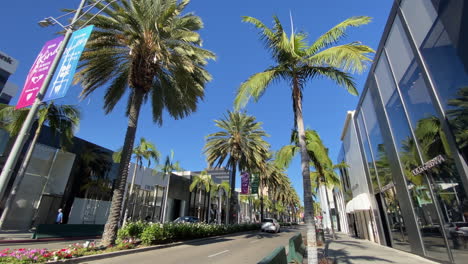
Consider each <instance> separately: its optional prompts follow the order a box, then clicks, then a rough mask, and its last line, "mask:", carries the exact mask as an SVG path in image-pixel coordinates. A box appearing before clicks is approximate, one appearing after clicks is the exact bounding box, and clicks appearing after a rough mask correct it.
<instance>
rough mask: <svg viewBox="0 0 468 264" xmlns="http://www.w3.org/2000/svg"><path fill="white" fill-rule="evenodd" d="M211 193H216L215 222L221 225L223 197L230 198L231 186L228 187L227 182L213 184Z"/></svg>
mask: <svg viewBox="0 0 468 264" xmlns="http://www.w3.org/2000/svg"><path fill="white" fill-rule="evenodd" d="M212 191H213V192H218V212H217V215H218V216H217V220H218V224H219V225H220V224H221V214H222V208H221V207H222V204H223V196H224V195H226V198H230V197H231V186H230V185H229V182H227V181H223V182H221V183H214V184H213V186H212ZM228 209H229V208H228V203H227V202H226V223H227V222H228V221H227V216H228Z"/></svg>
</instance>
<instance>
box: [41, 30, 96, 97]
mask: <svg viewBox="0 0 468 264" xmlns="http://www.w3.org/2000/svg"><path fill="white" fill-rule="evenodd" d="M93 27H94V26H92V25H91V26H87V27H85V28H83V29H80V30H77V31H75V32H73V34H72V35H71V37H70V41H69V42H68V45H67V47H66V49H65V52H64V53H63V56H62V58H60V62H59V64H58V67H57V71H55V73H54V76H53V77H52V81H51V83H50V86H49V89H48V90H47V94H46V96H45V98H44V100H43V101H44V102H45V101H50V100H54V99H57V98H62V97H64V96H65V95H66V94H67V91H68V88H69V87H70V85H71V83H72V81H73V76H75V71H76V66H77V65H78V62H79V60H80V57H81V53H83V50H84V48H85V46H86V42H87V41H88V38H89V36H90V35H91V32H92V31H93Z"/></svg>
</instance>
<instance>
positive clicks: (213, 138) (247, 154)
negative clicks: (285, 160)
mask: <svg viewBox="0 0 468 264" xmlns="http://www.w3.org/2000/svg"><path fill="white" fill-rule="evenodd" d="M215 123H216V126H217V127H218V128H220V129H222V130H221V131H219V132H216V133H213V134H210V135H208V136H207V139H206V144H205V147H204V152H205V154H206V155H207V160H208V164H209V166H210V167H212V166H214V165H215V164H216V165H215V166H216V167H220V166H222V165H223V163H224V162H225V161H226V165H225V167H227V168H229V169H230V170H231V181H230V184H231V193H232V194H234V188H235V185H236V171H237V169H239V170H241V171H248V170H249V169H251V168H253V167H255V166H258V164H260V163H262V161H263V160H264V158H263V156H264V155H265V153H266V152H268V147H269V145H268V143H267V142H266V141H265V140H264V139H263V137H266V136H268V135H267V134H266V133H265V131H263V129H262V127H261V123H259V122H257V121H256V120H255V117H253V116H249V115H247V114H245V113H240V112H231V111H228V114H227V116H224V119H221V120H215ZM235 204H236V201H235V197H234V196H232V197H231V201H230V213H229V215H230V217H231V222H232V221H233V220H234V219H233V214H234V209H235Z"/></svg>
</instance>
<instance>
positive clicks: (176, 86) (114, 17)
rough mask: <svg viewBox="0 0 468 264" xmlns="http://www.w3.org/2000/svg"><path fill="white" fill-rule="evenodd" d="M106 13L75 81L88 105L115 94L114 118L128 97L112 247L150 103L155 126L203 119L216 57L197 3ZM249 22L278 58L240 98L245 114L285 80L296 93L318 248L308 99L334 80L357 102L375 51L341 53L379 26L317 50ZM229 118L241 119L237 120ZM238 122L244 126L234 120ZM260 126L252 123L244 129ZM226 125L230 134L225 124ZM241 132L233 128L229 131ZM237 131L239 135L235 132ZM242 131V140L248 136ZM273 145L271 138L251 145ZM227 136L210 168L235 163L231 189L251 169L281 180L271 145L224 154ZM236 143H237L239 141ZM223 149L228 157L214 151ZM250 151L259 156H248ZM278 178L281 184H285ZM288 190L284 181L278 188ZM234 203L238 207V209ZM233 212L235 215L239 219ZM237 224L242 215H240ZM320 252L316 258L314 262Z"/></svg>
mask: <svg viewBox="0 0 468 264" xmlns="http://www.w3.org/2000/svg"><path fill="white" fill-rule="evenodd" d="M89 2H90V3H91V4H93V5H95V7H96V8H95V10H103V11H102V12H100V13H96V14H93V13H88V14H86V15H83V17H82V20H81V21H78V26H80V25H81V24H84V23H86V22H87V21H89V20H92V23H93V24H94V26H95V31H94V32H93V34H92V35H91V37H90V39H89V41H88V43H87V46H86V50H85V51H84V52H83V55H82V57H81V63H80V65H79V71H78V73H77V75H76V76H75V77H76V78H75V80H76V82H77V83H80V85H81V86H82V88H83V90H82V93H81V96H82V97H83V98H86V97H88V96H90V95H91V94H93V93H94V92H95V91H96V90H98V89H101V88H105V95H104V111H105V112H106V113H109V112H111V111H113V110H114V108H115V106H116V105H117V103H118V102H119V101H121V100H122V99H123V98H124V97H125V96H126V95H128V100H127V108H126V115H127V117H128V125H127V130H126V135H125V139H124V144H123V147H122V154H121V162H120V167H119V179H118V184H117V185H118V186H117V188H116V189H115V190H114V194H113V199H112V204H111V209H110V216H109V218H108V221H107V223H106V226H105V231H104V235H103V240H102V243H103V244H104V245H110V244H113V243H114V242H115V239H116V234H117V228H118V226H119V220H120V211H121V208H122V202H123V192H124V190H125V184H126V179H127V175H128V164H129V162H130V159H131V155H132V150H133V146H134V140H135V134H136V130H137V126H138V117H139V114H140V111H141V107H142V105H143V104H145V103H146V102H148V99H150V102H151V103H150V104H151V112H152V115H153V121H154V122H155V123H157V124H158V125H162V123H163V112H167V113H168V114H169V116H171V117H173V118H175V119H181V118H184V117H186V116H188V115H190V114H191V113H192V112H194V111H196V109H197V105H198V102H199V101H200V100H202V99H203V97H204V92H205V85H206V83H207V82H208V81H210V80H211V75H210V74H209V73H208V71H207V70H206V64H207V62H208V61H209V60H213V59H215V54H214V53H213V52H211V51H209V50H207V49H204V48H202V46H201V44H202V40H201V37H200V34H199V33H198V32H199V30H200V29H202V28H203V23H202V20H201V18H200V17H198V16H196V15H194V14H193V13H184V11H185V9H186V7H187V5H188V4H189V2H190V1H189V0H181V1H178V0H157V1H156V0H120V1H113V0H103V1H97V0H89ZM242 21H244V22H248V23H251V24H253V25H254V26H255V27H256V28H257V29H258V30H259V31H260V39H261V41H262V42H264V43H265V46H266V49H267V50H268V51H269V52H270V54H271V55H272V58H273V61H274V62H275V64H274V65H272V66H271V67H268V68H267V69H266V70H265V71H262V72H260V73H257V74H254V75H252V76H251V77H250V78H248V79H247V80H246V81H245V82H244V83H242V85H241V86H240V87H239V90H238V91H237V95H236V97H235V100H234V105H235V107H236V109H240V108H241V107H243V106H245V105H246V103H247V102H248V100H249V99H250V98H251V97H253V98H254V99H255V100H259V99H260V97H261V96H262V95H263V94H264V92H265V90H266V88H267V87H269V86H270V84H271V83H273V82H275V81H286V82H287V83H288V86H286V87H289V88H290V89H291V94H292V99H293V100H292V103H293V104H292V106H293V112H294V127H295V130H297V139H298V146H299V151H300V153H301V167H302V178H303V185H304V209H305V220H306V223H307V224H308V227H309V231H310V232H308V240H309V241H308V245H310V246H312V247H313V248H315V247H314V245H315V231H314V226H313V200H312V192H311V180H310V169H309V160H310V159H309V154H308V151H307V144H306V133H305V129H304V121H303V108H302V101H303V92H304V90H305V88H306V84H307V83H308V81H310V80H313V79H315V78H319V77H325V78H328V79H330V80H332V81H334V82H335V83H336V84H337V85H338V86H343V87H345V88H346V89H347V90H348V91H349V92H350V93H351V94H354V95H356V94H357V90H356V87H355V83H354V80H353V77H352V76H351V74H350V73H354V72H362V71H363V70H364V69H365V66H366V64H367V63H368V62H370V58H369V56H368V55H369V54H370V53H372V52H373V50H372V49H371V48H369V47H368V46H365V45H363V44H361V43H360V42H351V43H348V44H343V45H336V44H337V43H338V42H339V41H341V40H342V39H343V38H344V37H345V36H346V34H345V32H346V29H347V28H349V27H358V26H361V25H365V24H367V23H369V22H370V18H369V17H363V16H360V17H352V18H349V19H346V20H345V21H343V22H341V23H339V24H338V25H336V26H335V27H333V28H332V29H330V30H329V31H327V32H326V33H325V34H323V35H322V36H320V37H319V38H318V39H317V40H316V41H315V42H313V43H312V44H309V43H308V42H307V37H308V36H307V34H306V33H304V32H295V31H294V29H292V32H291V34H290V35H289V36H288V34H287V33H286V32H285V29H284V27H283V25H282V24H281V22H280V21H279V19H278V18H277V17H274V25H273V27H272V28H269V27H267V26H266V25H265V24H263V23H262V22H261V21H259V20H257V19H255V18H253V17H243V19H242ZM229 115H240V113H238V112H231V113H229ZM232 118H235V116H233V117H232ZM238 122H247V123H248V124H250V125H253V126H254V127H251V128H252V129H253V131H256V130H257V129H255V124H254V122H253V121H252V120H251V118H250V120H249V118H245V119H242V120H240V119H239V120H238ZM217 125H218V126H220V127H221V126H224V125H225V124H223V122H222V121H219V122H217ZM229 129H231V128H229ZM234 129H235V128H234ZM238 132H242V131H241V130H239V131H238ZM262 136H264V135H263V134H262V132H261V131H257V132H256V133H254V134H253V135H249V136H247V137H253V138H258V137H262ZM222 137H224V135H223V134H222V133H221V134H216V133H215V134H212V135H210V136H209V137H208V140H207V146H206V147H205V153H206V154H207V157H208V163H209V164H210V165H213V164H217V165H221V164H222V163H223V162H224V161H225V160H226V162H227V165H228V167H229V168H230V169H231V171H232V175H233V176H232V177H231V189H233V188H234V186H235V173H236V171H238V170H244V169H246V168H249V169H253V170H255V172H256V173H257V174H258V175H260V178H261V180H260V185H261V186H260V189H261V190H262V188H264V187H266V185H267V184H266V183H267V182H266V179H267V178H270V177H278V176H277V175H278V173H277V171H280V170H279V169H278V168H276V167H275V166H274V165H272V162H270V161H269V159H271V157H272V155H271V154H269V153H270V152H269V148H268V145H267V143H266V142H261V144H259V145H256V146H251V145H249V144H247V145H240V144H238V143H233V144H232V148H228V147H223V146H222V144H221V143H220V142H218V138H222ZM232 141H233V142H236V141H237V138H235V137H233V138H232ZM218 144H220V146H219V148H218V150H216V151H214V148H213V147H214V146H217V145H218ZM245 149H249V150H252V151H250V152H246V151H245ZM275 175H276V176H275ZM277 182H279V181H277ZM232 202H234V201H233V199H232V198H231V203H232ZM232 208H234V207H232V206H231V210H232ZM230 215H231V216H232V215H233V214H230ZM311 255H312V256H313V255H315V256H316V254H314V252H309V256H311Z"/></svg>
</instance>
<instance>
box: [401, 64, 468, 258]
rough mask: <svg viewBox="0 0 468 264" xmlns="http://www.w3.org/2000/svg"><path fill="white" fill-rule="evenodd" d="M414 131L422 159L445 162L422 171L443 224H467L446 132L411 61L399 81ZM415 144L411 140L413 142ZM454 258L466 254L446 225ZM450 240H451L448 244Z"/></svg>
mask: <svg viewBox="0 0 468 264" xmlns="http://www.w3.org/2000/svg"><path fill="white" fill-rule="evenodd" d="M399 87H400V91H401V94H402V97H403V101H404V103H405V106H406V109H407V111H408V115H409V118H410V121H411V125H412V127H413V130H414V134H415V136H416V138H417V140H418V144H419V149H420V151H421V155H422V158H423V160H424V162H428V161H429V160H431V159H432V158H434V157H436V156H438V155H442V156H443V157H444V159H445V161H444V162H443V163H442V164H441V165H439V166H436V167H434V168H432V169H430V170H428V171H427V173H426V174H425V176H426V177H429V178H428V179H429V181H430V182H431V183H432V184H431V186H432V189H433V190H434V195H435V197H436V199H437V201H438V205H439V208H440V209H439V210H440V214H441V216H442V220H443V225H444V227H449V226H452V225H456V224H462V223H464V224H466V225H468V223H466V219H465V217H464V215H463V204H464V203H468V201H467V199H466V194H465V191H464V189H463V185H462V182H461V179H460V175H459V174H458V171H457V169H456V167H455V163H454V161H453V158H452V154H451V151H450V147H449V146H448V143H447V138H446V135H445V133H444V131H443V129H442V126H441V122H440V120H439V118H438V117H437V116H436V113H435V109H434V106H433V104H432V102H431V98H430V96H429V93H428V89H427V87H426V85H425V82H424V80H423V77H422V72H421V69H420V67H419V66H418V65H417V62H416V61H413V62H412V63H411V65H410V67H409V68H408V70H407V72H406V73H405V75H404V76H403V78H402V79H401V81H400V83H399ZM413 144H414V143H413ZM445 233H446V236H447V238H448V239H449V245H450V247H451V248H452V253H453V255H454V258H455V259H456V260H457V259H459V260H461V259H462V258H464V257H465V254H468V251H467V250H465V252H460V251H462V250H463V249H462V247H460V246H458V244H459V241H458V240H459V239H461V238H459V237H458V235H457V234H456V232H454V231H453V230H450V228H445ZM450 242H451V243H450Z"/></svg>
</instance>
